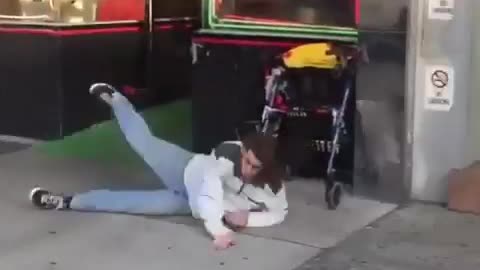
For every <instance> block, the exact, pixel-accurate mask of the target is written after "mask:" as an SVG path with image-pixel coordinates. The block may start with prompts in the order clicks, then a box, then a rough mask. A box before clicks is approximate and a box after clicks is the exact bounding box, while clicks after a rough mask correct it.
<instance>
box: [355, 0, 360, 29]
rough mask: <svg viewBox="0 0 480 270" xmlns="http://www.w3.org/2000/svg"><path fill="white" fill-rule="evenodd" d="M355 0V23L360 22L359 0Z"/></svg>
mask: <svg viewBox="0 0 480 270" xmlns="http://www.w3.org/2000/svg"><path fill="white" fill-rule="evenodd" d="M354 1H355V24H356V25H359V24H360V0H354Z"/></svg>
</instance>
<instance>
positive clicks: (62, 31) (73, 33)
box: [0, 26, 140, 36]
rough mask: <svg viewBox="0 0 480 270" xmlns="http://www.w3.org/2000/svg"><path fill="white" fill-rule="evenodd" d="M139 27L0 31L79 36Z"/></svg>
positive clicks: (132, 29)
mask: <svg viewBox="0 0 480 270" xmlns="http://www.w3.org/2000/svg"><path fill="white" fill-rule="evenodd" d="M139 31H140V27H138V26H130V27H115V28H113V27H111V28H100V29H99V28H95V29H38V28H15V27H0V34H1V33H12V34H27V35H28V34H32V35H34V34H40V35H50V36H80V35H93V34H113V33H132V32H139Z"/></svg>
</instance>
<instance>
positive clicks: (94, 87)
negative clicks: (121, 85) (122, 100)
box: [88, 83, 117, 95]
mask: <svg viewBox="0 0 480 270" xmlns="http://www.w3.org/2000/svg"><path fill="white" fill-rule="evenodd" d="M97 87H106V88H108V89H110V90H111V91H112V93H115V92H117V90H115V88H113V86H111V85H109V84H107V83H94V84H92V85H91V86H90V89H88V92H89V93H90V94H91V95H96V94H95V93H94V92H95V89H96V88H97ZM112 93H110V94H112Z"/></svg>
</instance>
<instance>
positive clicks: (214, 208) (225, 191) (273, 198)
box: [184, 142, 288, 236]
mask: <svg viewBox="0 0 480 270" xmlns="http://www.w3.org/2000/svg"><path fill="white" fill-rule="evenodd" d="M223 145H224V146H230V148H231V150H232V149H233V151H231V152H232V153H234V155H233V156H235V155H236V156H237V157H238V159H239V157H240V143H239V142H226V143H224V144H223ZM232 146H233V147H232ZM235 147H236V148H235ZM218 149H219V148H217V149H214V150H213V151H212V153H211V154H210V155H204V154H197V155H195V156H194V157H193V158H192V159H191V160H190V162H189V163H188V165H187V167H186V168H185V175H184V176H185V178H184V179H185V186H186V189H187V193H188V198H189V204H190V208H191V210H192V214H193V217H195V218H198V219H202V220H203V221H204V224H205V228H206V230H207V231H208V232H209V233H210V234H211V235H212V236H214V235H221V234H224V233H227V232H230V229H229V228H227V227H226V226H225V225H224V223H223V221H222V218H223V216H224V214H225V212H226V211H236V210H251V212H250V214H249V218H248V224H247V227H265V226H272V225H275V224H278V223H281V222H282V221H283V220H284V219H285V216H286V215H287V212H288V203H287V199H286V192H285V186H283V187H282V189H281V190H280V191H279V192H278V193H277V194H274V193H273V192H272V190H271V189H270V188H269V187H268V186H266V187H265V188H258V187H254V186H252V185H249V184H244V183H243V182H242V181H241V180H240V179H239V177H238V175H239V160H238V161H236V160H235V158H232V155H227V156H222V155H220V154H218V153H217V152H216V151H217V150H218ZM218 151H219V150H218Z"/></svg>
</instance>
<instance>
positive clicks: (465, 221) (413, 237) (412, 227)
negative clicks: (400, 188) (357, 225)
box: [297, 204, 480, 270]
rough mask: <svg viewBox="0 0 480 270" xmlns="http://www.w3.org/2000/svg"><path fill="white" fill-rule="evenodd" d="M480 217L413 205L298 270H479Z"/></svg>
mask: <svg viewBox="0 0 480 270" xmlns="http://www.w3.org/2000/svg"><path fill="white" fill-rule="evenodd" d="M479 231H480V217H478V216H473V215H468V214H460V213H453V212H450V211H448V210H446V209H445V208H443V207H440V206H435V205H423V204H412V205H410V206H408V207H405V208H403V209H399V210H397V211H395V212H393V213H391V214H389V215H387V216H386V217H384V218H382V219H381V220H379V221H378V222H375V223H374V224H372V226H368V227H366V228H364V229H362V230H360V231H358V232H356V233H355V234H354V235H352V236H351V237H349V238H348V239H347V240H346V241H344V242H342V243H340V244H339V245H337V246H336V247H334V248H332V249H329V250H327V251H325V252H323V253H321V254H319V255H317V256H315V257H314V258H312V259H310V260H309V261H308V262H306V263H305V264H303V265H302V266H301V267H299V268H298V269H297V270H313V269H315V270H452V269H455V270H478V269H480V256H479V252H480V233H479Z"/></svg>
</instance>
